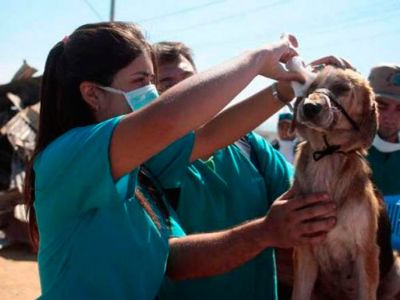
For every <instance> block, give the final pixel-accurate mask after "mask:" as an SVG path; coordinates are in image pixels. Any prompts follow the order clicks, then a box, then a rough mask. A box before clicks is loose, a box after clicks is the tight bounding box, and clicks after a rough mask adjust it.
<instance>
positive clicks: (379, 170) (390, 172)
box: [367, 146, 400, 196]
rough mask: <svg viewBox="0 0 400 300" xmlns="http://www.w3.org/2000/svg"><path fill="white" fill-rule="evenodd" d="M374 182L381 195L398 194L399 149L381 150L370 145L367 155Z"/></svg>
mask: <svg viewBox="0 0 400 300" xmlns="http://www.w3.org/2000/svg"><path fill="white" fill-rule="evenodd" d="M367 159H368V161H369V163H370V165H371V169H372V178H373V180H374V183H375V184H376V186H377V187H378V188H379V190H380V191H381V192H382V194H383V195H385V196H389V195H393V196H394V195H400V179H399V176H398V175H397V172H398V171H399V170H400V150H399V151H394V152H381V151H379V150H378V149H376V148H375V147H374V146H372V147H371V148H370V149H369V151H368V157H367Z"/></svg>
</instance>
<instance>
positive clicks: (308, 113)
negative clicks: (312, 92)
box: [303, 102, 322, 118]
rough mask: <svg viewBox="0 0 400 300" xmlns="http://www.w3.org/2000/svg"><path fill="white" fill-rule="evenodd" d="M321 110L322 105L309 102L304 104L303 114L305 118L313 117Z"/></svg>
mask: <svg viewBox="0 0 400 300" xmlns="http://www.w3.org/2000/svg"><path fill="white" fill-rule="evenodd" d="M321 110H322V105H321V104H319V103H313V102H309V103H306V104H304V106H303V112H304V116H305V117H307V118H313V117H315V116H316V115H317V114H318V113H319V112H320V111H321Z"/></svg>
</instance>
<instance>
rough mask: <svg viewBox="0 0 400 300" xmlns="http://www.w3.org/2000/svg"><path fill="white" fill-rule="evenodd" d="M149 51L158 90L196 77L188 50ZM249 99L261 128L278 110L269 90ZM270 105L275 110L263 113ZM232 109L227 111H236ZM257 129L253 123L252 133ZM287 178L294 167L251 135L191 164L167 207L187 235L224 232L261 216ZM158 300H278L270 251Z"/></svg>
mask: <svg viewBox="0 0 400 300" xmlns="http://www.w3.org/2000/svg"><path fill="white" fill-rule="evenodd" d="M153 48H154V49H155V53H156V58H157V62H158V65H157V67H158V80H159V84H158V87H159V90H161V91H166V90H167V89H168V88H170V87H172V86H173V85H175V84H177V83H178V82H180V81H182V80H184V79H187V78H189V77H190V76H193V75H194V74H196V73H197V71H196V67H195V65H194V62H193V58H192V51H191V50H190V48H188V47H187V46H186V45H184V44H182V43H180V42H170V41H167V42H161V43H157V44H155V45H153ZM253 98H254V99H247V100H246V101H244V103H248V101H252V100H253V101H254V102H251V103H252V109H255V110H258V111H259V112H260V111H261V113H258V114H259V115H262V118H260V119H259V122H260V123H261V121H262V120H265V119H266V118H267V117H268V116H270V115H272V114H273V113H274V112H276V111H277V110H278V109H280V108H282V104H281V103H279V102H277V101H276V100H274V99H273V98H272V97H271V92H270V88H267V89H265V90H263V91H262V92H260V93H258V94H257V96H254V97H253ZM288 99H290V98H288ZM188 101H191V100H190V99H188ZM241 105H245V104H239V105H236V106H241ZM268 105H270V106H272V107H273V108H274V109H273V110H269V111H266V110H265V109H263V107H266V106H268ZM236 106H234V107H232V108H231V109H230V110H231V111H234V110H235V107H236ZM228 112H229V110H228ZM222 114H224V113H222ZM253 115H254V112H252V113H250V112H249V113H248V114H245V116H246V117H245V120H243V122H245V121H246V122H248V121H250V122H255V121H256V120H257V119H256V118H253V117H252V116H253ZM257 125H258V124H257V123H253V128H254V127H256V126H257ZM291 176H292V167H291V166H290V165H289V164H288V163H287V162H286V160H285V159H284V157H283V156H282V155H281V154H279V153H278V152H277V151H276V150H274V149H273V148H272V146H271V145H270V144H269V143H268V142H267V141H266V140H265V139H264V138H262V137H261V136H259V135H258V134H256V133H253V132H251V133H249V134H246V135H245V136H244V137H243V138H241V139H240V140H238V141H236V142H235V143H234V144H231V145H228V146H227V147H226V148H223V149H220V150H218V151H216V152H213V153H210V154H209V155H207V156H205V157H201V159H198V160H195V161H194V162H192V164H191V165H190V166H189V168H188V169H187V172H186V176H185V179H183V180H182V186H181V187H180V189H179V190H175V191H169V195H170V201H171V202H172V203H173V206H174V208H175V209H176V212H177V215H178V218H179V222H180V224H181V225H182V227H183V228H184V230H185V231H186V233H187V234H191V233H198V232H211V231H215V230H223V229H225V228H230V227H232V226H235V225H237V224H240V223H242V222H244V221H247V220H251V219H254V218H258V217H260V216H262V215H265V214H266V213H267V211H268V209H269V207H270V206H271V204H272V202H273V201H274V200H275V199H276V198H277V197H278V195H280V194H281V193H283V192H284V191H285V190H287V189H288V188H289V186H290V179H291ZM211 255H212V254H211ZM188 267H190V266H188ZM160 298H161V299H277V298H278V295H277V278H276V266H275V257H274V250H273V248H268V249H266V250H264V251H263V252H261V253H259V254H258V255H257V256H256V257H255V258H254V259H252V260H250V261H249V262H247V263H245V264H244V265H242V266H241V267H239V268H237V269H234V270H232V271H230V272H228V273H225V274H222V275H220V276H213V277H208V278H202V279H195V280H185V281H172V280H169V279H166V281H165V283H164V285H163V288H162V290H161V292H160Z"/></svg>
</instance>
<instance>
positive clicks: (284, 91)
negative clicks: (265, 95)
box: [276, 55, 356, 102]
mask: <svg viewBox="0 0 400 300" xmlns="http://www.w3.org/2000/svg"><path fill="white" fill-rule="evenodd" d="M309 66H311V68H312V70H313V72H319V71H320V70H321V69H322V68H324V67H325V66H333V67H335V68H340V69H352V70H354V71H356V69H355V68H354V66H352V65H351V64H350V62H349V61H347V60H346V59H344V58H340V57H337V56H333V55H330V56H325V57H321V58H318V59H316V60H314V61H312V62H311V63H310V64H309ZM276 88H277V91H278V95H279V98H280V99H282V100H283V101H284V102H290V101H292V100H293V98H294V92H293V89H292V87H291V85H290V82H289V81H287V80H281V81H278V84H277V86H276Z"/></svg>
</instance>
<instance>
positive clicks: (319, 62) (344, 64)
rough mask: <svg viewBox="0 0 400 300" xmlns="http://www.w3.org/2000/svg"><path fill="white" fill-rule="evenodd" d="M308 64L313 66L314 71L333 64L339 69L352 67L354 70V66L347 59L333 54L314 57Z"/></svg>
mask: <svg viewBox="0 0 400 300" xmlns="http://www.w3.org/2000/svg"><path fill="white" fill-rule="evenodd" d="M310 66H311V67H312V68H313V71H314V72H318V71H320V70H321V68H324V67H325V66H333V67H335V68H340V69H352V70H353V71H356V68H354V67H353V66H352V64H351V63H350V62H349V61H347V60H346V59H344V58H341V57H337V56H333V55H330V56H325V57H322V58H319V59H316V60H314V61H312V62H311V63H310Z"/></svg>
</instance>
